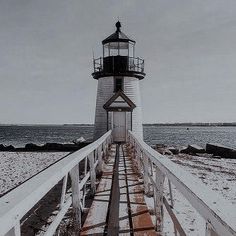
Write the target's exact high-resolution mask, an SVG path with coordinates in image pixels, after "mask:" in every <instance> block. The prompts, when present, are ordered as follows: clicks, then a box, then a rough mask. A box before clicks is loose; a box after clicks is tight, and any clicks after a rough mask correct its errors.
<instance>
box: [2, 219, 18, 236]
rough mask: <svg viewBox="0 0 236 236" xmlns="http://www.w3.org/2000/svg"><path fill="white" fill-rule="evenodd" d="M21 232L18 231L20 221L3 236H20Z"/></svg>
mask: <svg viewBox="0 0 236 236" xmlns="http://www.w3.org/2000/svg"><path fill="white" fill-rule="evenodd" d="M20 235H21V232H20V221H19V222H18V223H17V224H16V225H15V226H14V227H13V228H12V229H11V230H9V231H8V232H7V234H5V236H20Z"/></svg>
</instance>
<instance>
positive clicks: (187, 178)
mask: <svg viewBox="0 0 236 236" xmlns="http://www.w3.org/2000/svg"><path fill="white" fill-rule="evenodd" d="M129 136H130V140H131V143H135V142H136V143H138V145H139V146H140V147H141V148H142V149H143V151H144V152H145V154H146V155H148V157H149V159H150V160H151V161H152V163H154V164H155V165H156V166H158V168H159V169H160V170H161V172H163V173H164V174H165V175H166V177H167V178H168V179H169V180H170V181H171V182H172V183H173V184H174V185H175V187H176V188H177V189H178V191H179V192H180V193H182V194H183V196H184V197H185V198H186V199H187V200H188V201H189V202H190V203H191V205H192V206H193V207H194V208H195V209H196V210H197V211H198V212H199V214H200V215H201V216H202V217H203V218H204V219H205V220H206V221H207V222H211V224H212V226H213V228H214V230H215V231H216V232H217V234H218V235H224V236H233V235H234V236H236V225H235V222H236V215H235V214H234V212H235V211H234V209H235V206H233V204H232V203H230V202H228V201H226V200H225V199H223V198H222V197H221V196H219V194H217V193H216V192H214V191H212V190H211V189H209V188H208V187H207V186H205V185H204V184H203V183H202V182H201V180H199V179H197V178H195V177H194V176H192V175H191V174H189V173H188V172H187V171H185V170H183V169H182V168H180V167H179V166H178V165H177V164H175V163H173V162H172V161H171V160H169V159H168V158H165V157H163V156H162V155H161V154H159V153H158V152H156V151H155V150H154V149H152V148H151V147H150V146H148V145H147V144H146V143H145V142H144V141H143V140H141V139H140V137H138V136H136V135H134V133H132V132H131V131H129ZM199 189H201V191H199ZM209 196H211V197H209ZM215 202H217V204H215Z"/></svg>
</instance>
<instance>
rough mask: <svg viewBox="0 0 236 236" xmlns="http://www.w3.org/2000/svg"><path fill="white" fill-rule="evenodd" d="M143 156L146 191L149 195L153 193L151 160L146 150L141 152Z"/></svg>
mask: <svg viewBox="0 0 236 236" xmlns="http://www.w3.org/2000/svg"><path fill="white" fill-rule="evenodd" d="M141 154H142V155H141V158H142V159H143V164H144V166H143V169H144V178H143V179H144V193H145V194H146V195H147V196H150V194H151V183H150V179H149V160H148V157H147V155H146V154H144V152H143V151H142V152H141Z"/></svg>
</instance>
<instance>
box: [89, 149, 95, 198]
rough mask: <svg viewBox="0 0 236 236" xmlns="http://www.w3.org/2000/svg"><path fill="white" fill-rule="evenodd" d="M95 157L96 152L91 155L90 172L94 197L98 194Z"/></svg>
mask: <svg viewBox="0 0 236 236" xmlns="http://www.w3.org/2000/svg"><path fill="white" fill-rule="evenodd" d="M94 155H95V151H93V152H91V153H90V154H89V171H90V181H91V192H92V195H94V194H95V192H96V171H95V167H94Z"/></svg>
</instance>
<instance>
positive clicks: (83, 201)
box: [82, 156, 88, 211]
mask: <svg viewBox="0 0 236 236" xmlns="http://www.w3.org/2000/svg"><path fill="white" fill-rule="evenodd" d="M87 169H88V157H87V156H86V157H85V159H84V176H86V174H87ZM86 186H87V182H86V183H85V184H84V186H83V198H82V207H83V211H84V209H85V197H86Z"/></svg>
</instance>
